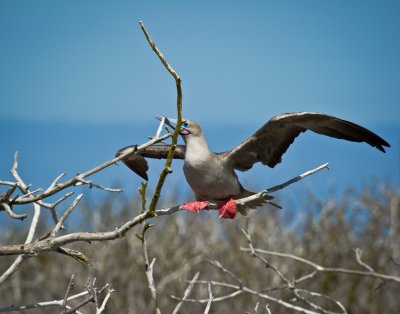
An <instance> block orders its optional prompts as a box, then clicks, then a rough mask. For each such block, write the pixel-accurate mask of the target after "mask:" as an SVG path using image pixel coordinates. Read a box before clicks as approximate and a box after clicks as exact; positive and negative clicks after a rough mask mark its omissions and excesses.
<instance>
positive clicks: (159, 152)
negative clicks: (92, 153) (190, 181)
mask: <svg viewBox="0 0 400 314" xmlns="http://www.w3.org/2000/svg"><path fill="white" fill-rule="evenodd" d="M132 147H135V145H131V146H127V147H124V148H121V149H120V150H118V152H117V153H116V154H115V157H118V156H120V155H121V154H123V153H124V152H125V151H126V150H127V149H130V148H132ZM170 147H171V146H170V145H152V146H148V147H146V148H144V149H141V150H140V151H138V152H134V153H132V154H130V155H128V156H126V157H125V158H124V159H122V162H123V163H124V164H125V165H126V166H127V167H128V168H129V169H131V170H132V171H133V172H135V173H136V174H137V175H139V176H140V177H142V178H143V179H145V180H146V181H147V180H148V176H147V170H148V169H149V166H148V164H147V161H146V159H145V158H156V159H166V158H167V155H168V151H169V149H170ZM185 152H186V146H185V145H177V146H176V148H175V154H174V159H185Z"/></svg>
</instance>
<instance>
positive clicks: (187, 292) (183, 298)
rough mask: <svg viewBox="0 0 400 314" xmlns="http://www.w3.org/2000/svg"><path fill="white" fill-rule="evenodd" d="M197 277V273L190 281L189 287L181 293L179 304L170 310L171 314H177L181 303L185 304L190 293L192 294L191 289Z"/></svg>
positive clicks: (198, 274)
mask: <svg viewBox="0 0 400 314" xmlns="http://www.w3.org/2000/svg"><path fill="white" fill-rule="evenodd" d="M199 276H200V273H199V272H197V273H196V274H195V275H194V276H193V278H192V280H190V282H189V285H188V286H187V288H186V290H185V292H184V293H183V297H182V299H181V300H180V301H179V303H178V304H177V305H175V307H174V309H173V310H172V314H177V313H178V312H179V310H180V308H181V306H182V304H183V302H185V300H186V299H187V297H188V296H189V294H190V292H192V290H193V287H194V284H195V282H196V280H197V278H199Z"/></svg>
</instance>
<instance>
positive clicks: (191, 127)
mask: <svg viewBox="0 0 400 314" xmlns="http://www.w3.org/2000/svg"><path fill="white" fill-rule="evenodd" d="M156 118H157V119H158V120H160V121H161V120H162V118H164V119H165V120H164V122H165V124H167V125H168V126H170V127H171V128H173V129H175V128H176V123H177V120H176V119H171V118H166V117H162V116H156ZM179 134H180V135H181V136H182V137H183V139H184V140H185V139H186V138H187V137H188V136H193V137H196V136H201V135H202V134H203V131H202V130H201V127H200V126H199V125H198V124H197V123H196V122H195V121H191V120H187V119H183V120H182V124H181V129H180V131H179Z"/></svg>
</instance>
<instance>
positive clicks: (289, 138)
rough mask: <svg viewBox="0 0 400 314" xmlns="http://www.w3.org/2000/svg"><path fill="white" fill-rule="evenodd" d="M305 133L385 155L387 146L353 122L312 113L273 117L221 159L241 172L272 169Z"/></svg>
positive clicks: (382, 140)
mask: <svg viewBox="0 0 400 314" xmlns="http://www.w3.org/2000/svg"><path fill="white" fill-rule="evenodd" d="M307 130H311V131H314V132H316V133H319V134H322V135H327V136H330V137H334V138H338V139H344V140H348V141H353V142H366V143H368V144H369V145H371V146H373V147H375V148H377V149H379V150H380V151H382V152H385V149H384V146H386V147H390V145H389V143H387V142H386V141H385V140H384V139H382V138H381V137H379V136H378V135H376V134H375V133H373V132H371V131H369V130H367V129H366V128H364V127H362V126H360V125H358V124H355V123H353V122H350V121H346V120H342V119H339V118H336V117H332V116H328V115H325V114H321V113H316V112H296V113H286V114H280V115H277V116H275V117H273V118H272V119H271V120H270V121H268V122H267V123H266V124H264V126H263V127H261V128H260V129H259V130H258V131H257V132H255V133H254V134H253V135H252V136H250V137H249V138H248V139H247V140H245V141H244V142H243V143H242V144H240V145H239V146H238V147H236V148H234V149H232V150H231V151H228V152H225V153H224V154H223V156H224V158H226V159H227V161H228V162H229V163H230V164H231V165H232V166H233V167H234V168H235V169H238V170H241V171H246V170H248V169H250V168H251V167H252V166H253V164H254V163H257V162H261V163H263V164H264V165H268V166H269V167H275V166H276V165H277V164H278V163H280V162H281V157H282V155H283V154H284V153H285V152H286V150H287V149H288V147H289V146H290V145H291V144H292V143H293V141H294V140H295V138H296V137H297V136H298V135H299V134H300V133H302V132H305V131H307Z"/></svg>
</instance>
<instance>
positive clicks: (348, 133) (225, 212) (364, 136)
mask: <svg viewBox="0 0 400 314" xmlns="http://www.w3.org/2000/svg"><path fill="white" fill-rule="evenodd" d="M156 118H158V119H159V120H161V119H164V123H165V124H167V125H168V126H170V127H171V128H173V129H175V128H176V126H177V120H176V119H172V118H166V117H162V116H157V117H156ZM307 130H310V131H313V132H315V133H318V134H321V135H325V136H329V137H333V138H337V139H343V140H347V141H352V142H365V143H367V144H369V145H371V146H372V147H375V148H376V149H378V150H380V151H381V152H383V153H385V147H390V144H389V143H388V142H386V141H385V140H384V139H382V138H381V137H380V136H378V135H377V134H375V133H373V132H372V131H370V130H368V129H366V128H364V127H363V126H361V125H358V124H356V123H354V122H350V121H347V120H343V119H340V118H337V117H334V116H330V115H327V114H323V113H318V112H290V113H283V114H278V115H276V116H274V117H272V118H271V119H270V120H269V121H268V122H266V123H265V124H264V125H263V126H262V127H261V128H260V129H258V130H257V131H256V132H255V133H253V134H252V135H251V136H250V137H249V138H247V139H246V140H244V141H243V142H242V143H241V144H240V145H238V146H237V147H234V148H233V149H231V150H229V151H225V152H220V153H214V152H211V151H210V150H209V148H208V144H207V141H206V138H205V136H204V133H203V131H202V128H201V127H200V125H199V124H198V123H197V122H195V121H192V120H186V119H184V120H183V121H182V124H181V127H180V130H179V134H180V136H181V137H182V139H183V141H184V143H185V145H177V146H176V149H175V154H174V159H184V164H183V172H184V175H185V177H186V180H187V182H188V184H189V186H190V187H191V189H192V190H193V192H194V194H195V198H196V202H188V203H185V204H183V205H184V207H183V208H184V209H188V210H196V211H198V210H201V209H203V208H205V207H206V206H207V204H208V202H217V204H218V206H219V212H220V217H222V218H234V217H235V216H236V213H237V212H239V213H241V214H243V215H247V213H248V212H249V210H250V209H253V208H257V207H260V206H262V205H264V204H265V203H267V202H269V201H270V200H271V199H272V196H268V195H267V196H266V197H265V198H264V199H261V200H260V199H258V200H255V201H251V202H249V203H246V204H245V205H240V206H238V205H237V204H236V202H235V200H237V199H241V198H244V197H247V196H251V195H254V194H255V193H254V192H251V191H248V190H246V189H245V188H244V187H243V186H242V184H241V183H240V182H239V179H238V176H237V173H236V171H247V170H249V169H251V168H252V166H253V165H254V164H255V163H258V162H261V163H262V164H263V165H266V166H268V167H271V168H274V167H275V166H276V165H278V164H279V163H280V162H281V161H282V156H283V154H284V153H285V152H286V151H287V149H288V148H289V146H290V145H291V144H292V143H293V142H294V140H295V139H296V138H297V137H298V136H299V135H300V134H302V133H304V132H306V131H307ZM132 146H134V145H131V146H127V147H124V148H121V149H120V150H118V152H117V153H116V156H117V157H118V156H120V155H121V154H123V153H124V152H125V151H126V150H127V149H130V148H131V147H132ZM169 149H170V145H158V144H156V145H152V146H149V147H147V148H146V149H144V150H140V151H137V152H134V153H132V154H130V155H128V156H126V157H125V158H124V159H122V161H123V163H124V164H125V165H126V166H127V167H129V168H130V169H131V170H132V171H134V172H135V173H136V174H138V175H139V176H141V177H142V178H143V179H145V180H148V176H147V170H148V165H147V161H146V160H145V158H158V159H162V158H167V154H168V151H169Z"/></svg>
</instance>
